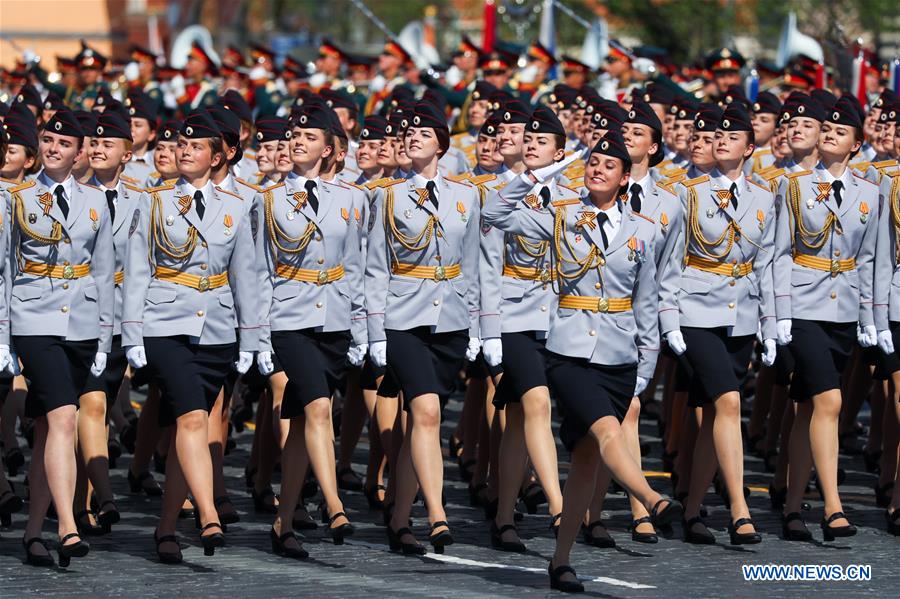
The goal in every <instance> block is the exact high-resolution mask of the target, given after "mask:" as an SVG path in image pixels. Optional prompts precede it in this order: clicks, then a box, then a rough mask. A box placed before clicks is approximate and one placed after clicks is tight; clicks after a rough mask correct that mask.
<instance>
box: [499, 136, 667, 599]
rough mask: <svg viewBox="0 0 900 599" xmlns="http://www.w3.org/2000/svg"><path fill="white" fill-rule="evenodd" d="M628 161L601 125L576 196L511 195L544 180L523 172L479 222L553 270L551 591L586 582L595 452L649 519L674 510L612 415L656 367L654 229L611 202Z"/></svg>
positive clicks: (619, 142) (659, 520)
mask: <svg viewBox="0 0 900 599" xmlns="http://www.w3.org/2000/svg"><path fill="white" fill-rule="evenodd" d="M564 165H565V163H561V166H564ZM630 166H631V160H630V158H629V157H628V152H627V149H626V147H625V143H624V141H623V139H622V136H621V135H620V134H619V133H618V132H609V133H607V134H606V136H605V137H604V138H603V139H602V140H601V141H600V143H599V144H598V145H597V147H596V148H595V149H594V152H592V153H591V155H590V157H589V159H588V164H587V167H586V169H585V184H586V190H585V192H583V195H582V196H581V197H578V198H572V199H564V200H558V201H555V202H553V203H551V204H550V209H549V210H547V211H537V210H533V209H531V208H529V207H527V206H525V205H524V204H523V203H522V202H520V201H510V200H509V199H508V198H512V199H517V198H520V197H521V194H522V193H527V191H528V190H530V189H531V188H532V187H533V186H534V185H535V184H538V183H540V182H541V179H539V178H538V174H537V173H533V172H531V171H528V172H526V173H525V174H524V175H521V176H517V177H516V178H514V179H513V180H512V181H511V182H510V183H509V184H508V185H507V186H506V187H504V188H503V189H502V190H501V191H499V192H497V193H493V194H491V196H490V197H489V198H488V201H487V203H486V204H485V209H484V216H485V224H486V225H491V226H494V227H500V228H501V229H503V230H505V231H507V232H508V233H512V234H517V235H523V236H526V237H528V238H530V239H542V240H546V241H547V242H548V243H549V245H550V254H551V260H552V264H553V265H554V267H555V269H554V275H555V279H556V280H555V283H556V286H557V293H558V294H559V302H558V307H557V311H556V315H555V317H554V318H552V319H551V320H550V331H549V335H548V338H547V350H548V358H547V360H548V365H549V368H548V371H547V378H548V382H549V383H550V386H551V388H552V389H554V391H555V396H556V398H557V401H558V402H559V403H560V406H561V407H562V408H564V409H565V413H566V416H565V418H564V422H563V425H562V428H561V429H560V434H561V437H562V440H563V443H564V444H565V446H566V447H567V448H568V449H569V450H570V451H572V468H571V470H570V473H569V479H568V482H567V484H566V488H565V494H564V497H563V512H562V519H561V522H560V527H559V533H558V538H557V543H556V551H555V553H554V556H553V559H552V560H551V561H550V565H549V568H548V571H549V574H550V583H551V587H552V588H554V589H559V590H565V591H570V592H571V591H581V590H583V587H582V585H581V583H579V582H578V580H577V578H576V576H575V571H574V570H573V569H572V568H571V566H569V553H570V551H571V547H572V544H573V542H574V540H575V537H576V535H577V534H578V531H579V529H580V528H581V525H582V518H583V515H584V513H585V511H586V509H587V507H588V503H589V502H590V498H591V495H592V493H593V489H594V478H595V475H596V471H597V466H598V464H599V461H600V460H601V459H602V460H603V462H605V463H606V465H607V467H608V468H609V469H610V470H611V471H612V472H613V474H614V476H615V478H616V480H618V481H620V482H621V484H622V485H623V486H624V487H625V488H626V489H627V490H628V492H629V493H631V494H633V495H636V496H637V497H638V498H639V499H640V501H641V503H643V504H644V506H645V507H646V508H647V509H648V511H649V512H650V514H651V515H652V517H653V519H654V522H655V523H656V524H658V525H664V524H666V523H668V522H670V521H671V520H673V519H675V518H678V517H679V516H680V514H681V506H680V505H679V504H678V503H677V502H674V501H670V500H667V499H664V498H663V497H662V496H660V495H659V494H658V493H656V492H655V491H653V490H652V489H651V488H650V486H649V485H648V484H647V480H646V479H645V478H644V476H643V474H642V473H641V470H640V468H639V467H638V465H637V464H636V463H635V462H634V461H633V459H632V457H631V456H630V454H629V452H628V449H627V447H626V446H625V441H624V439H623V436H622V432H621V427H620V424H619V423H620V421H621V419H622V418H623V417H624V415H625V411H626V409H627V406H628V403H629V402H630V401H631V398H632V397H633V396H634V395H636V394H638V393H640V392H641V391H642V390H643V387H646V384H647V381H648V380H649V379H650V377H651V376H652V375H653V369H654V367H655V365H656V356H657V353H658V351H659V335H658V330H659V329H658V326H657V301H658V298H657V286H656V282H655V273H656V265H655V263H654V261H653V259H652V252H653V251H654V237H655V235H656V231H655V227H654V226H653V223H652V222H651V221H650V220H649V219H647V218H645V217H642V216H640V215H637V214H635V213H633V212H632V211H631V209H630V208H629V207H628V205H627V204H626V203H624V202H623V201H622V200H621V199H619V196H620V194H621V192H622V187H623V186H625V185H626V184H627V182H628V171H629V169H630ZM550 174H553V173H550ZM542 178H543V177H542Z"/></svg>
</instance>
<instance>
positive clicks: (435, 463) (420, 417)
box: [409, 393, 447, 532]
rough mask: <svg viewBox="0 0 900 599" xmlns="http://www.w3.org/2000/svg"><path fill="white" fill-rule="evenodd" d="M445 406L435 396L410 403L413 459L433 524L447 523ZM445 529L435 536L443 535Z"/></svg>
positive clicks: (431, 395)
mask: <svg viewBox="0 0 900 599" xmlns="http://www.w3.org/2000/svg"><path fill="white" fill-rule="evenodd" d="M440 428H441V406H440V400H439V399H438V396H437V395H436V394H434V393H426V394H424V395H420V396H418V397H416V398H413V400H412V401H411V403H410V423H409V429H410V435H409V441H410V443H409V445H410V455H411V457H412V463H413V468H415V471H416V478H417V479H418V481H419V487H420V488H421V489H422V495H424V497H425V506H426V508H427V509H428V520H429V522H432V523H434V522H439V521H441V520H446V519H447V516H446V514H445V513H444V506H443V504H442V491H443V487H444V460H443V458H442V456H441V438H440ZM441 530H443V529H442V528H439V529H437V530H436V531H435V532H440V531H441Z"/></svg>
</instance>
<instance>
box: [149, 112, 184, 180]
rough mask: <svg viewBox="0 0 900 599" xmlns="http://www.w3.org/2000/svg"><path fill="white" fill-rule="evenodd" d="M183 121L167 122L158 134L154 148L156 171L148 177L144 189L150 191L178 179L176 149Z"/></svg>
mask: <svg viewBox="0 0 900 599" xmlns="http://www.w3.org/2000/svg"><path fill="white" fill-rule="evenodd" d="M180 130H181V121H166V122H165V123H163V124H162V126H161V127H160V128H159V130H158V131H157V132H156V137H157V139H156V145H155V147H154V148H153V167H154V168H155V169H156V170H154V171H153V172H152V173H150V174H149V175H148V176H147V179H146V180H145V181H144V184H143V186H142V187H144V188H145V189H149V188H151V187H159V186H160V185H162V184H163V183H165V182H166V181H168V180H170V179H175V178H177V177H178V163H177V162H176V161H175V148H176V147H177V146H178V132H179V131H180Z"/></svg>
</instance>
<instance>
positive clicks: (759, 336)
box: [756, 323, 763, 343]
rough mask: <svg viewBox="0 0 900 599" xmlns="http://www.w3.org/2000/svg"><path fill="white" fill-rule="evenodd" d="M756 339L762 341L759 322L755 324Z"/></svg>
mask: <svg viewBox="0 0 900 599" xmlns="http://www.w3.org/2000/svg"><path fill="white" fill-rule="evenodd" d="M756 340H757V341H759V342H760V343H762V342H763V336H762V323H759V324H757V325H756Z"/></svg>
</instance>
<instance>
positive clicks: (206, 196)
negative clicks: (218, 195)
mask: <svg viewBox="0 0 900 599" xmlns="http://www.w3.org/2000/svg"><path fill="white" fill-rule="evenodd" d="M181 185H182V187H184V188H186V189H187V190H188V193H190V195H191V197H193V195H194V193H195V192H196V191H197V190H198V189H199V191H200V192H202V193H203V201H204V202H208V201H210V200H211V199H212V197H213V183H212V179H208V180H207V181H206V185H204V186H203V187H199V188H198V187H194V186H193V185H191V184H190V183H188V182H187V181H185V180H184V179H182V180H181Z"/></svg>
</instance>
